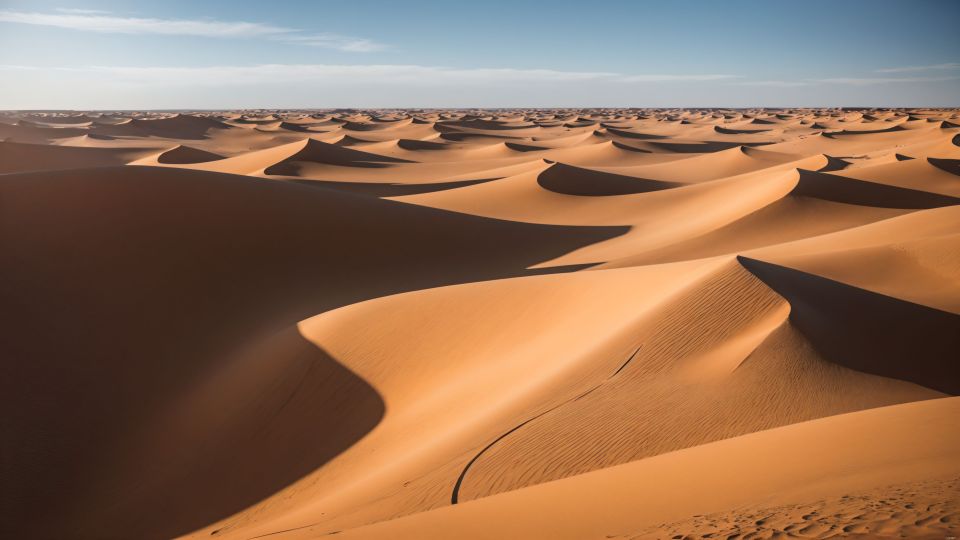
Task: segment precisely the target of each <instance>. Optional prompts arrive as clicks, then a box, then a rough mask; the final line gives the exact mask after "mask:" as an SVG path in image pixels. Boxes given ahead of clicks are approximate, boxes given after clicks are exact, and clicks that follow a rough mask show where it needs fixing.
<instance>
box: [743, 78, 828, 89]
mask: <svg viewBox="0 0 960 540" xmlns="http://www.w3.org/2000/svg"><path fill="white" fill-rule="evenodd" d="M735 84H738V85H741V86H772V87H775V88H793V87H796V86H810V85H811V84H813V83H811V82H809V81H780V80H766V81H739V82H737V83H735Z"/></svg>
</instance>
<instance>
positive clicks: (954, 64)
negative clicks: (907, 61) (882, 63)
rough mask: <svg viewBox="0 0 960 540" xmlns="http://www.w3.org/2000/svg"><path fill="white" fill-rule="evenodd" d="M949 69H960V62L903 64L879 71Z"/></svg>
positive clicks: (912, 71)
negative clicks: (920, 64)
mask: <svg viewBox="0 0 960 540" xmlns="http://www.w3.org/2000/svg"><path fill="white" fill-rule="evenodd" d="M948 69H960V63H958V62H947V63H945V64H933V65H929V66H903V67H893V68H884V69H878V70H877V73H915V72H918V71H937V70H948Z"/></svg>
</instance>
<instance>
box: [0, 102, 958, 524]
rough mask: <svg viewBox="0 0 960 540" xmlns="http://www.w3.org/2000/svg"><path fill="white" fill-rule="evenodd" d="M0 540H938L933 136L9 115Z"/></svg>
mask: <svg viewBox="0 0 960 540" xmlns="http://www.w3.org/2000/svg"><path fill="white" fill-rule="evenodd" d="M0 223H2V225H0V246H2V249H0V298H2V302H0V322H2V325H3V327H4V331H3V337H2V339H0V352H2V354H3V357H4V361H3V363H2V365H3V373H2V377H0V381H2V388H0V391H2V395H3V400H4V410H5V414H4V417H3V425H2V426H0V427H2V433H3V440H4V448H3V455H2V457H0V459H2V473H3V474H2V476H3V479H2V481H0V484H2V486H3V487H2V488H0V493H2V498H3V500H2V501H0V508H2V512H3V515H2V516H0V536H3V537H5V538H174V537H185V538H197V539H199V538H215V539H217V540H220V539H224V540H226V539H230V540H233V539H237V540H239V539H244V540H247V539H262V538H269V539H271V540H281V539H283V540H286V539H307V538H321V537H326V536H329V535H334V534H335V535H336V538H365V539H367V538H369V539H399V538H409V539H429V538H438V539H441V538H444V539H445V538H458V539H459V538H464V539H467V538H476V539H486V538H497V539H508V538H570V539H595V538H596V539H600V538H638V539H639V538H643V539H647V538H664V539H666V538H723V539H734V538H736V539H743V540H746V539H751V538H842V537H861V538H930V539H934V538H936V539H942V538H947V537H951V536H957V535H958V534H960V430H958V429H957V428H958V419H960V397H954V396H958V395H960V362H958V360H960V111H957V110H942V109H940V110H897V109H816V110H814V109H780V110H770V109H756V110H720V109H697V110H692V109H676V110H664V109H659V110H646V109H591V110H496V111H489V110H488V111H484V110H322V111H217V112H210V111H200V112H197V111H194V112H189V111H185V112H130V111H121V112H63V111H47V112H40V111H28V112H4V113H0Z"/></svg>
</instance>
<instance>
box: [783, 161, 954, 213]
mask: <svg viewBox="0 0 960 540" xmlns="http://www.w3.org/2000/svg"><path fill="white" fill-rule="evenodd" d="M797 171H798V172H799V173H800V180H799V182H797V185H796V187H794V188H793V191H792V192H791V194H792V195H803V196H807V197H813V198H816V199H823V200H827V201H834V202H840V203H846V204H858V205H861V206H874V207H879V208H909V209H922V208H939V207H942V206H951V205H954V204H957V203H960V199H958V198H956V197H951V196H949V195H941V194H939V193H931V192H929V191H920V190H916V189H908V188H903V187H899V186H891V185H888V184H880V183H876V182H868V181H865V180H857V179H855V178H847V177H844V176H837V175H833V174H828V173H825V172H819V171H810V170H807V169H797Z"/></svg>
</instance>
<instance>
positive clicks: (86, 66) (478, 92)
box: [0, 0, 960, 109]
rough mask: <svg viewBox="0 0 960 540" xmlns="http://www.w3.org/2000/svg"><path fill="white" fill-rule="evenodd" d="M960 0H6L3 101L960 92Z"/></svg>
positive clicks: (517, 103) (716, 97)
mask: <svg viewBox="0 0 960 540" xmlns="http://www.w3.org/2000/svg"><path fill="white" fill-rule="evenodd" d="M958 21H960V1H957V0H898V1H892V0H830V1H827V0H803V1H800V0H797V1H793V2H787V1H777V0H729V1H721V0H701V1H694V0H674V1H666V0H662V1H644V0H635V1H607V0H591V1H579V2H573V1H558V0H554V1H548V0H543V1H539V2H534V1H528V0H511V1H494V0H489V1H466V0H464V1H454V0H446V1H414V0H407V1H389V0H380V1H373V0H351V1H343V0H341V1H331V0H314V1H304V0H301V1H292V0H274V1H269V2H268V1H226V0H221V1H206V2H200V1H180V0H166V1H164V2H142V1H130V0H127V1H117V0H86V1H82V2H81V1H69V0H61V1H48V0H0V81H2V82H0V109H26V108H45V109H49V108H75V109H145V108H153V109H166V108H208V109H209V108H255V107H264V108H324V107H554V106H557V107H588V106H633V107H671V106H675V107H684V106H687V107H689V106H725V107H751V106H853V105H864V106H960V22H958Z"/></svg>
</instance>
